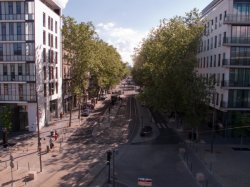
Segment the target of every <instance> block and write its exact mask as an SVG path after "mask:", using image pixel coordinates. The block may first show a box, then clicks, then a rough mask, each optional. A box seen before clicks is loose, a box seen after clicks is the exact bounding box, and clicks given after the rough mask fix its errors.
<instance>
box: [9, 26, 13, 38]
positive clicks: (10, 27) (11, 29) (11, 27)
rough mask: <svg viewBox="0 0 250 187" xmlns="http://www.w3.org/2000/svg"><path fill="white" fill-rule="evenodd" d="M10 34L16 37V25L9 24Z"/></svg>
mask: <svg viewBox="0 0 250 187" xmlns="http://www.w3.org/2000/svg"><path fill="white" fill-rule="evenodd" d="M9 34H10V35H14V23H9Z"/></svg>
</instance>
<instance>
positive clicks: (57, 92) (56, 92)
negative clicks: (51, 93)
mask: <svg viewBox="0 0 250 187" xmlns="http://www.w3.org/2000/svg"><path fill="white" fill-rule="evenodd" d="M56 93H58V83H57V82H56Z"/></svg>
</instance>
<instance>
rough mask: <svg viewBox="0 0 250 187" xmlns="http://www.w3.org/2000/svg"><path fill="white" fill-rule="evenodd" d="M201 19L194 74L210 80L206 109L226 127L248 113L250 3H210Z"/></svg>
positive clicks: (227, 0)
mask: <svg viewBox="0 0 250 187" xmlns="http://www.w3.org/2000/svg"><path fill="white" fill-rule="evenodd" d="M202 18H203V20H204V21H205V29H204V33H203V37H202V39H201V43H200V47H199V49H198V55H197V57H198V73H199V74H200V75H202V76H203V77H206V78H209V77H213V79H214V81H215V90H214V91H213V99H211V103H210V106H211V107H212V108H215V109H216V122H217V123H220V124H222V125H223V126H224V127H228V126H229V125H230V124H231V123H232V117H233V114H234V113H235V112H248V111H250V3H249V1H246V0H213V1H212V2H211V3H210V4H209V5H208V6H207V7H205V9H204V10H203V11H202Z"/></svg>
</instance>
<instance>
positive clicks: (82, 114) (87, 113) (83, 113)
mask: <svg viewBox="0 0 250 187" xmlns="http://www.w3.org/2000/svg"><path fill="white" fill-rule="evenodd" d="M90 112H91V110H90V109H89V108H85V109H83V110H82V111H81V116H84V117H88V116H89V114H90Z"/></svg>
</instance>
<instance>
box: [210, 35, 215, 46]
mask: <svg viewBox="0 0 250 187" xmlns="http://www.w3.org/2000/svg"><path fill="white" fill-rule="evenodd" d="M213 43H214V38H213V37H212V38H211V45H210V49H213V45H214V44H213Z"/></svg>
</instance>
